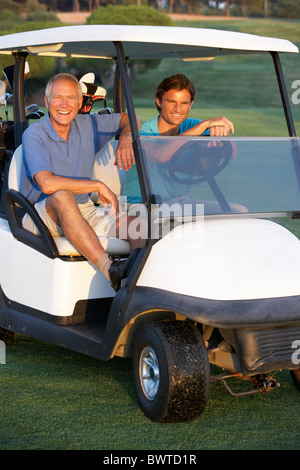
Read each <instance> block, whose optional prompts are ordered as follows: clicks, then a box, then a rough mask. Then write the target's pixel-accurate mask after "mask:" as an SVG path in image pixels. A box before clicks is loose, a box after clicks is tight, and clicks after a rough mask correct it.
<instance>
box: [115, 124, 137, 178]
mask: <svg viewBox="0 0 300 470" xmlns="http://www.w3.org/2000/svg"><path fill="white" fill-rule="evenodd" d="M134 164H135V158H134V152H133V147H132V136H131V132H125V131H123V132H122V133H121V134H120V138H119V145H118V147H117V150H116V161H115V165H117V167H118V168H119V170H122V168H123V167H124V170H126V171H127V170H129V169H130V168H131V167H132V165H134Z"/></svg>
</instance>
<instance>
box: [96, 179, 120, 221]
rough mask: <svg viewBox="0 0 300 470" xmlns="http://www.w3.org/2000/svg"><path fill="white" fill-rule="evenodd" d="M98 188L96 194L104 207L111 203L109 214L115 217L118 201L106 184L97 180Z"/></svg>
mask: <svg viewBox="0 0 300 470" xmlns="http://www.w3.org/2000/svg"><path fill="white" fill-rule="evenodd" d="M99 184H100V188H99V189H98V196H99V198H100V199H101V201H102V203H103V205H104V207H107V206H108V204H110V205H111V208H110V211H109V215H111V216H112V217H116V215H117V214H118V212H119V201H118V199H117V197H116V195H115V194H114V193H113V192H112V191H111V190H110V189H109V187H108V186H106V184H105V183H102V182H100V181H99Z"/></svg>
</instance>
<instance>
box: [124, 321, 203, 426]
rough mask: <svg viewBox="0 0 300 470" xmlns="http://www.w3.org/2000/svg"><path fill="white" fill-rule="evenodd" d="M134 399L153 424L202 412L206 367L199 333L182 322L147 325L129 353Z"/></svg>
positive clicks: (172, 420)
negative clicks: (131, 362) (132, 351)
mask: <svg viewBox="0 0 300 470" xmlns="http://www.w3.org/2000/svg"><path fill="white" fill-rule="evenodd" d="M133 374H134V385H135V390H136V396H137V400H138V402H139V405H140V407H141V409H142V411H143V412H144V414H145V415H146V416H147V417H148V418H150V419H151V420H153V421H157V422H173V423H174V422H180V421H188V420H192V419H195V418H196V417H197V416H199V415H200V414H201V413H203V411H204V409H205V407H206V405H207V402H208V398H209V391H210V366H209V360H208V355H207V351H206V347H205V345H204V341H203V339H202V336H201V334H200V332H199V331H198V330H197V329H196V328H194V327H193V326H191V325H189V324H187V323H185V322H176V321H174V322H161V323H155V324H150V325H147V326H146V327H145V328H144V329H143V330H142V331H141V333H140V335H139V336H138V338H137V341H136V343H135V347H134V353H133Z"/></svg>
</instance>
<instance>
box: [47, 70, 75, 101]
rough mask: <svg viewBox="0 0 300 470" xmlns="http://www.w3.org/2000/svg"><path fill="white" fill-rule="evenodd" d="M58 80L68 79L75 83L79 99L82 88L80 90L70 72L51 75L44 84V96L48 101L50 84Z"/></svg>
mask: <svg viewBox="0 0 300 470" xmlns="http://www.w3.org/2000/svg"><path fill="white" fill-rule="evenodd" d="M58 80H69V81H70V82H73V83H75V84H76V85H77V90H78V96H79V100H81V98H82V90H81V86H80V83H79V81H78V80H77V78H76V77H75V76H74V75H71V74H70V73H58V74H57V75H54V76H53V77H51V78H50V80H49V81H48V83H47V85H46V89H45V96H46V98H47V100H48V101H49V97H50V94H51V88H52V84H53V83H54V82H57V81H58Z"/></svg>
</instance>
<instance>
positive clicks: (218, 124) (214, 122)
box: [207, 116, 234, 137]
mask: <svg viewBox="0 0 300 470" xmlns="http://www.w3.org/2000/svg"><path fill="white" fill-rule="evenodd" d="M208 122H209V125H208V126H207V127H208V128H209V135H210V136H212V137H227V136H228V135H229V132H230V131H231V132H232V134H234V126H233V123H232V122H231V121H229V119H227V118H226V117H224V116H223V117H219V118H214V119H209V120H208Z"/></svg>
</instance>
